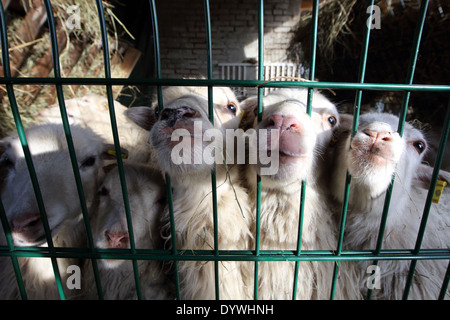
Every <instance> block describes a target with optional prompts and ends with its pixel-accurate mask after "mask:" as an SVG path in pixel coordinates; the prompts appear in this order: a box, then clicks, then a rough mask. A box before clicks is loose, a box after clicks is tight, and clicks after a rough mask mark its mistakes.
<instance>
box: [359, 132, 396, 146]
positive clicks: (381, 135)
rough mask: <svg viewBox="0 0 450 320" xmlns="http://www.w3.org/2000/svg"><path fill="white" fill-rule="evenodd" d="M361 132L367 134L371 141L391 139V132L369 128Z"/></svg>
mask: <svg viewBox="0 0 450 320" xmlns="http://www.w3.org/2000/svg"><path fill="white" fill-rule="evenodd" d="M363 132H364V133H365V134H366V135H368V136H369V137H370V138H372V140H373V142H374V143H375V142H379V141H390V140H392V135H391V132H388V131H381V132H378V131H373V130H369V129H365V130H363Z"/></svg>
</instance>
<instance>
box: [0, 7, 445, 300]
mask: <svg viewBox="0 0 450 320" xmlns="http://www.w3.org/2000/svg"><path fill="white" fill-rule="evenodd" d="M318 2H319V1H318V0H315V1H314V4H313V12H312V16H313V24H312V25H313V28H312V30H311V39H312V43H313V45H312V52H311V57H312V59H311V65H310V70H311V71H310V80H314V76H315V68H316V48H317V27H318V19H320V17H319V3H318ZM44 3H45V8H46V10H47V17H48V26H49V30H50V36H51V49H52V54H53V68H54V77H52V78H29V77H21V78H17V77H12V76H11V70H10V62H9V55H8V48H9V47H8V39H7V29H6V21H5V13H4V9H3V6H2V5H1V4H0V31H1V34H0V36H1V37H0V41H1V49H2V50H1V52H2V62H3V72H4V76H3V77H1V78H0V84H3V85H5V86H6V89H7V94H8V98H9V102H10V108H11V112H12V114H13V116H14V121H15V124H16V128H17V132H18V134H19V139H20V141H21V143H22V146H23V150H24V154H25V158H26V161H27V165H28V168H29V171H30V176H31V179H32V183H33V187H34V191H35V193H36V198H37V200H38V204H39V210H40V214H41V218H42V221H43V223H44V229H45V232H46V239H47V243H48V247H18V246H15V245H14V243H13V240H12V237H11V232H10V228H9V225H8V222H7V219H6V215H5V211H4V208H3V204H2V203H1V201H0V218H1V223H2V227H3V230H4V231H5V235H6V240H7V246H6V247H5V246H4V247H0V256H6V257H9V258H10V259H11V261H12V264H13V267H14V270H15V274H16V279H17V284H18V287H19V290H20V294H21V297H22V298H23V299H26V298H27V293H26V290H25V287H24V283H23V280H22V277H21V271H20V268H19V264H18V258H20V257H45V258H50V259H51V262H52V265H53V272H54V275H55V280H56V284H57V287H58V291H59V295H60V298H61V299H65V295H64V290H63V285H64V284H63V283H62V281H61V276H60V274H59V270H58V267H57V262H56V259H57V258H69V257H76V258H86V259H91V261H92V268H93V272H94V276H95V280H96V287H97V291H98V296H99V298H100V299H102V298H103V293H102V289H101V283H100V279H99V275H98V270H97V260H98V259H128V260H131V261H132V262H133V268H134V278H135V283H136V291H137V295H138V298H139V299H140V298H141V297H142V296H141V289H140V282H139V272H138V270H137V261H138V260H166V261H173V262H174V271H175V282H176V284H177V297H178V298H179V295H180V293H179V279H178V264H177V262H178V261H183V260H191V261H213V262H214V263H215V275H216V283H215V285H216V298H217V299H220V296H219V283H218V272H219V269H218V264H219V263H220V261H221V260H228V261H230V260H237V261H253V262H254V263H255V269H254V270H255V283H254V288H255V294H254V298H255V299H257V298H258V290H257V288H258V277H257V275H258V264H259V262H260V261H294V262H296V269H295V272H296V277H295V280H297V278H298V263H300V262H301V261H333V262H335V272H334V274H333V276H332V278H330V282H332V284H333V285H332V290H331V292H330V299H333V298H334V293H335V287H336V282H337V274H338V264H339V262H340V261H348V260H360V261H363V260H366V261H367V260H369V261H372V260H373V261H374V264H376V263H377V262H378V261H380V260H408V261H411V266H410V271H409V274H408V283H407V286H406V287H405V291H404V298H405V299H407V298H408V293H409V289H410V286H411V283H412V278H413V275H414V271H415V267H416V263H417V261H418V260H427V259H444V260H449V261H450V250H448V249H426V250H425V249H421V242H422V238H423V235H424V231H425V228H426V223H427V218H428V214H429V210H430V206H431V200H432V195H433V193H434V188H435V185H436V182H437V178H438V168H439V167H440V165H441V163H442V159H443V151H444V146H445V143H446V141H447V138H448V135H449V130H450V104H449V106H448V108H447V115H446V118H445V124H444V129H443V132H442V135H441V140H440V145H439V151H438V155H437V161H436V164H435V169H434V171H433V176H432V183H431V188H430V190H429V192H428V197H427V200H426V205H425V210H424V216H423V219H422V222H421V226H420V230H419V232H418V235H417V241H416V245H415V247H414V248H413V249H410V250H409V249H404V250H383V249H382V239H383V232H384V227H385V224H386V220H387V214H388V208H389V201H390V193H391V191H392V190H389V192H388V194H387V196H386V202H385V208H384V211H383V215H382V219H381V224H380V229H379V235H378V242H377V246H376V248H374V250H365V251H363V250H361V251H351V250H343V248H342V243H343V236H344V230H345V221H346V213H347V203H348V195H349V189H350V188H349V186H350V183H351V177H350V176H349V175H347V180H346V192H345V198H344V205H343V208H342V219H341V223H340V232H339V241H338V247H337V248H336V250H330V251H325V250H322V251H308V250H303V249H302V248H301V237H302V223H300V226H299V230H298V246H297V249H296V250H293V251H291V250H284V251H269V250H261V249H260V245H259V236H260V212H259V210H260V200H261V199H260V191H261V180H260V177H255V179H257V182H258V183H257V194H258V197H257V212H256V221H257V229H256V246H255V248H254V250H248V251H238V250H220V248H219V247H218V232H217V230H218V228H217V224H218V223H220V222H218V220H217V206H216V201H215V200H216V195H215V191H216V188H215V186H216V179H215V172H214V170H213V172H212V173H211V177H212V192H213V199H214V207H215V209H214V211H213V212H212V213H211V214H212V215H213V217H214V224H215V227H214V232H215V236H214V240H215V241H214V248H213V250H194V251H180V250H178V249H177V246H176V241H175V237H172V248H171V249H170V250H150V249H136V248H135V245H134V238H133V227H132V223H131V216H130V208H129V204H128V193H127V186H126V181H125V176H124V171H123V164H122V158H121V157H120V156H119V155H120V141H119V136H118V130H117V125H116V120H115V112H114V103H113V94H112V86H114V85H151V86H156V87H157V96H158V103H159V108H160V109H161V108H163V104H162V91H161V87H162V86H168V85H169V86H170V85H174V86H175V85H176V86H206V87H208V96H209V112H210V120H211V121H213V116H212V106H213V104H212V94H213V90H212V89H213V87H215V86H228V87H257V88H258V97H259V106H258V119H259V120H261V117H262V103H261V101H262V95H263V92H262V91H263V88H264V87H304V88H308V89H309V101H308V108H307V111H308V113H310V112H311V103H312V91H313V89H335V90H355V92H356V95H355V104H354V115H355V117H354V122H353V134H354V133H356V130H357V127H358V117H359V110H360V107H361V98H362V95H363V93H364V91H367V90H380V91H400V92H403V97H404V98H403V105H402V113H401V117H400V119H401V121H400V124H399V128H398V132H399V133H400V134H402V133H403V127H404V123H405V119H406V113H407V109H408V102H409V97H410V94H411V93H412V92H425V91H426V92H444V93H450V84H449V85H429V84H414V83H413V77H414V71H415V67H416V62H417V58H418V52H419V46H420V41H421V35H422V31H423V27H424V23H425V17H426V12H427V7H428V1H422V3H421V8H420V14H419V18H418V21H417V27H416V31H415V37H414V48H413V50H412V51H411V58H410V64H409V69H408V76H407V79H405V82H404V83H402V84H380V83H365V82H364V78H365V71H366V67H370V66H367V64H366V62H367V55H368V48H369V41H370V31H371V30H370V28H366V30H365V33H364V38H363V39H361V41H362V43H363V46H362V52H361V60H360V72H359V79H358V82H355V83H341V82H340V83H337V82H312V81H311V82H305V81H290V82H284V81H270V82H265V81H264V79H263V74H262V72H263V65H264V1H263V0H258V1H255V6H258V20H259V24H258V34H259V36H258V41H259V50H258V52H259V54H258V55H259V57H258V58H259V59H258V64H259V68H258V70H259V73H258V79H257V80H254V81H246V80H215V79H213V78H212V68H213V65H212V49H211V19H210V7H209V1H208V0H204V15H205V25H206V33H205V38H206V43H207V55H206V56H205V57H204V58H205V59H206V61H207V78H206V79H202V80H199V79H165V78H162V77H161V64H160V53H159V31H158V19H157V10H156V6H155V0H150V12H149V13H148V14H149V17H151V20H152V24H153V39H154V50H155V69H156V76H155V77H154V78H146V79H125V78H112V77H111V71H110V57H109V54H108V52H109V49H108V35H107V32H106V27H105V18H104V15H103V5H102V1H101V0H96V4H97V9H98V17H99V21H100V26H101V36H102V39H101V40H102V44H103V57H104V64H105V76H104V78H83V79H80V78H67V77H62V76H61V71H60V65H59V52H58V46H57V38H56V31H55V30H56V29H55V21H54V18H53V14H52V6H51V3H50V1H49V0H44ZM373 4H374V1H373V0H372V1H368V4H367V5H368V6H371V5H373ZM371 14H372V13H370V14H368V18H369V19H370V18H371ZM20 84H41V85H46V86H54V87H55V88H56V92H57V98H58V102H59V107H60V111H61V118H62V121H63V126H64V130H65V134H66V138H67V143H68V146H69V151H70V158H71V161H72V167H73V172H74V175H75V180H76V184H77V189H78V195H79V198H80V203H81V207H82V213H83V218H84V223H85V227H86V230H87V235H88V248H86V249H81V248H60V247H55V246H54V245H53V243H52V237H51V234H50V229H49V225H48V221H47V218H46V212H45V208H44V203H43V200H42V196H41V193H40V189H39V184H38V181H37V177H36V173H35V170H34V167H33V161H32V159H31V154H30V151H29V149H28V144H27V138H26V136H25V131H24V126H23V124H22V121H21V117H20V114H19V110H18V105H17V102H16V98H15V93H14V86H15V85H20ZM76 84H88V85H101V86H104V87H105V89H106V94H107V98H108V105H109V112H110V118H111V125H112V132H113V137H114V142H115V143H114V145H115V150H116V154H117V155H118V156H117V163H118V166H119V172H120V180H121V187H122V191H123V199H124V202H125V204H126V209H125V210H126V216H127V224H128V230H129V233H130V244H131V245H130V246H131V248H130V249H129V250H114V249H97V248H95V247H94V244H93V238H92V231H91V227H90V224H89V219H88V210H87V207H86V201H85V195H84V191H83V188H82V184H81V180H80V174H79V171H78V166H77V159H76V154H75V152H74V147H73V142H72V138H71V131H70V126H69V122H68V117H67V113H66V108H65V102H64V95H63V91H62V87H63V86H64V85H76ZM166 179H167V195H168V201H169V209H170V222H171V231H172V234H175V225H174V216H173V207H172V197H171V186H170V177H169V176H168V175H166ZM306 188H307V182H306V181H303V182H302V192H301V195H300V196H301V199H302V201H301V203H303V199H304V194H305V189H306ZM299 215H300V222H301V221H302V217H303V205H302V204H301V207H300V210H299ZM449 279H450V264H449V268H448V269H447V272H446V275H445V277H444V278H443V279H442V287H441V293H440V296H439V298H440V299H443V298H444V297H445V292H446V291H447V287H448V283H449ZM295 292H296V290H294V295H293V299H295V298H296V297H295ZM370 295H371V292H370V290H369V292H368V298H370Z"/></svg>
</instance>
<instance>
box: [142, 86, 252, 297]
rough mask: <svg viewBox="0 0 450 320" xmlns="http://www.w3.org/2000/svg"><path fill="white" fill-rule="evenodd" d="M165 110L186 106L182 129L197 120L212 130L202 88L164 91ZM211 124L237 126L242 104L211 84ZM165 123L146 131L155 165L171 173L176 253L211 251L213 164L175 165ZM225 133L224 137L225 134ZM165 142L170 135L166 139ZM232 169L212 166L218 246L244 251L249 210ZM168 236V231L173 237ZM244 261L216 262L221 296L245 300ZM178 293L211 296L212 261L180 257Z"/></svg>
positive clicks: (166, 219) (166, 220) (166, 221)
mask: <svg viewBox="0 0 450 320" xmlns="http://www.w3.org/2000/svg"><path fill="white" fill-rule="evenodd" d="M163 97H164V98H163V100H164V108H165V109H169V110H170V109H172V110H176V109H178V108H184V107H188V108H190V110H195V112H196V118H195V119H194V121H190V120H189V119H187V118H186V119H183V120H182V121H178V122H177V125H178V124H179V125H180V126H181V127H184V128H190V127H191V126H192V125H193V123H194V122H195V123H199V122H201V124H202V128H203V130H206V129H208V128H213V126H212V125H211V123H210V121H209V116H208V100H207V98H208V91H207V89H206V88H200V87H199V88H187V87H169V88H166V89H165V90H164V91H163ZM213 101H214V102H213V103H214V128H216V129H219V130H220V131H221V132H225V131H224V130H225V129H227V128H228V129H237V128H238V124H239V120H240V114H241V112H242V111H241V108H240V107H239V103H238V101H237V99H236V97H235V96H234V94H233V93H232V91H231V90H230V89H228V88H214V90H213ZM169 129H170V130H171V128H170V126H169V125H168V123H167V122H166V121H164V120H162V119H160V120H159V121H158V122H156V124H155V125H154V126H153V128H152V130H151V132H150V137H151V138H150V139H151V141H152V143H153V146H154V148H155V151H156V154H157V159H158V164H159V166H160V168H161V170H162V171H163V172H167V173H168V174H169V176H170V177H171V186H172V189H173V194H172V196H173V210H174V219H175V230H176V244H177V249H178V250H180V251H188V250H213V249H214V237H213V233H214V226H213V200H212V191H211V187H212V183H211V169H212V166H211V165H209V164H206V163H205V162H202V163H200V164H180V165H177V164H174V163H173V162H172V159H171V158H170V154H171V151H172V147H171V146H170V144H169V143H167V141H168V137H169V136H168V134H167V132H166V131H167V130H169ZM224 137H225V135H224ZM169 141H170V139H169ZM204 147H205V145H201V146H197V148H193V152H194V153H196V152H197V153H199V152H200V154H201V153H202V152H203V148H204ZM236 174H237V173H236V172H235V169H234V168H231V167H228V170H227V167H226V166H225V165H223V164H222V163H217V164H216V180H217V183H216V191H217V217H218V248H219V250H249V249H250V246H249V245H250V238H251V234H250V230H249V228H250V222H251V221H252V214H251V212H250V210H249V208H248V200H247V194H246V192H245V191H244V190H243V189H242V187H240V185H239V183H238V179H237V178H238V177H237V175H236ZM169 221H170V220H169V210H168V208H167V209H166V210H165V212H164V214H163V222H164V224H165V225H164V227H163V232H165V234H167V237H168V238H167V241H166V243H167V244H168V245H169V246H170V244H171V240H170V237H171V235H170V222H169ZM172 236H173V235H172ZM247 266H249V267H252V266H253V264H251V263H249V262H237V261H221V262H219V263H218V273H219V297H220V299H249V298H251V296H250V293H249V290H250V289H249V288H250V287H251V286H252V284H251V283H248V281H247V279H246V277H245V274H246V272H245V270H242V269H245V268H246V267H247ZM178 272H179V279H180V294H181V298H182V299H215V298H216V295H215V281H214V279H215V270H214V262H212V261H210V262H206V261H195V262H193V261H179V262H178Z"/></svg>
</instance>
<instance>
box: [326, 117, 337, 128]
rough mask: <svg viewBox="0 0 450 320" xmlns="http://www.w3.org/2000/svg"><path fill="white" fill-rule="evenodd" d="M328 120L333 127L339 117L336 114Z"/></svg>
mask: <svg viewBox="0 0 450 320" xmlns="http://www.w3.org/2000/svg"><path fill="white" fill-rule="evenodd" d="M328 122H329V123H330V125H331V127H334V126H335V125H336V123H337V119H336V117H335V116H331V117H329V118H328Z"/></svg>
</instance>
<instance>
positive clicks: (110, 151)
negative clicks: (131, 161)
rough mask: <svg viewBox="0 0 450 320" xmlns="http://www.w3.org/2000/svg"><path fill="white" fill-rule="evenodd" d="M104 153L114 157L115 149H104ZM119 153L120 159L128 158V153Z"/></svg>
mask: <svg viewBox="0 0 450 320" xmlns="http://www.w3.org/2000/svg"><path fill="white" fill-rule="evenodd" d="M106 153H107V154H109V155H111V156H114V157H115V156H116V150H113V149H108V150H106ZM120 155H121V157H122V159H128V153H126V152H121V153H120Z"/></svg>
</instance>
